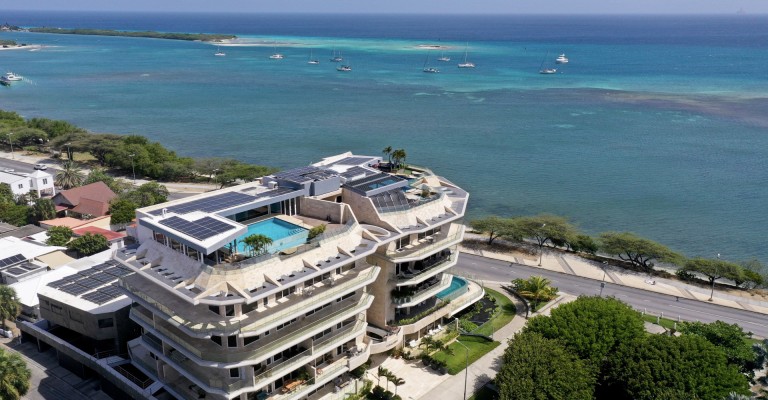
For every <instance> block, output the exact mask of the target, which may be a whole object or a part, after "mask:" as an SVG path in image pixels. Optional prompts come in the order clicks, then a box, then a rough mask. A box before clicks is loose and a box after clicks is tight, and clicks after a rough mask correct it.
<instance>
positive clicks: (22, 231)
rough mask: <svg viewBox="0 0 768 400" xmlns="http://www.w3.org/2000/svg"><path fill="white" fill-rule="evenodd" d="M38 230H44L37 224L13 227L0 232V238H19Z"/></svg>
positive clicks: (38, 231)
mask: <svg viewBox="0 0 768 400" xmlns="http://www.w3.org/2000/svg"><path fill="white" fill-rule="evenodd" d="M40 232H45V229H44V228H41V227H39V226H37V225H24V226H22V227H20V228H15V229H14V230H12V231H8V232H3V233H0V238H5V237H16V238H20V239H21V238H25V237H28V236H32V235H34V234H36V233H40Z"/></svg>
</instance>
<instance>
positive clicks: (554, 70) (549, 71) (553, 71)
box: [539, 52, 557, 75]
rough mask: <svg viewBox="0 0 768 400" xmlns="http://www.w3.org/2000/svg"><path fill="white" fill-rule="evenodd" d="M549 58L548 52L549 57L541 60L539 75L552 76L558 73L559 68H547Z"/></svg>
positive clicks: (546, 56)
mask: <svg viewBox="0 0 768 400" xmlns="http://www.w3.org/2000/svg"><path fill="white" fill-rule="evenodd" d="M548 57H549V52H547V55H545V56H544V59H543V60H541V66H540V67H539V73H540V74H543V75H552V74H556V73H557V68H545V67H544V63H545V62H547V58H548Z"/></svg>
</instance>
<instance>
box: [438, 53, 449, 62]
mask: <svg viewBox="0 0 768 400" xmlns="http://www.w3.org/2000/svg"><path fill="white" fill-rule="evenodd" d="M437 61H440V62H448V61H451V57H446V56H445V54H443V52H442V51H441V52H440V57H437Z"/></svg>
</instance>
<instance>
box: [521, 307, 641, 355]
mask: <svg viewBox="0 0 768 400" xmlns="http://www.w3.org/2000/svg"><path fill="white" fill-rule="evenodd" d="M524 332H536V333H539V334H541V335H542V336H544V337H545V338H548V339H559V340H560V341H562V343H563V344H564V345H565V347H566V348H567V349H568V350H569V351H572V352H574V353H575V354H576V355H578V356H579V357H580V358H581V359H583V360H589V365H591V366H593V367H596V368H600V366H602V364H603V361H604V360H605V357H606V356H607V355H608V354H610V353H611V352H612V351H613V350H614V349H616V347H618V345H619V344H621V343H625V342H629V341H632V340H634V339H636V338H638V337H641V336H644V335H645V329H644V325H643V320H642V318H641V317H640V313H639V312H637V311H635V310H633V309H632V308H631V307H630V306H628V305H627V304H625V303H623V302H621V301H619V300H617V299H614V298H604V297H594V296H593V297H586V296H582V297H579V298H578V299H576V300H575V301H573V302H570V303H567V304H563V305H560V306H559V307H557V308H555V309H553V310H552V312H551V313H550V316H549V317H547V316H536V317H533V318H531V319H530V320H528V325H526V327H525V328H524Z"/></svg>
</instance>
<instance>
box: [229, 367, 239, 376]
mask: <svg viewBox="0 0 768 400" xmlns="http://www.w3.org/2000/svg"><path fill="white" fill-rule="evenodd" d="M229 377H230V378H239V377H240V369H239V368H230V369H229Z"/></svg>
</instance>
